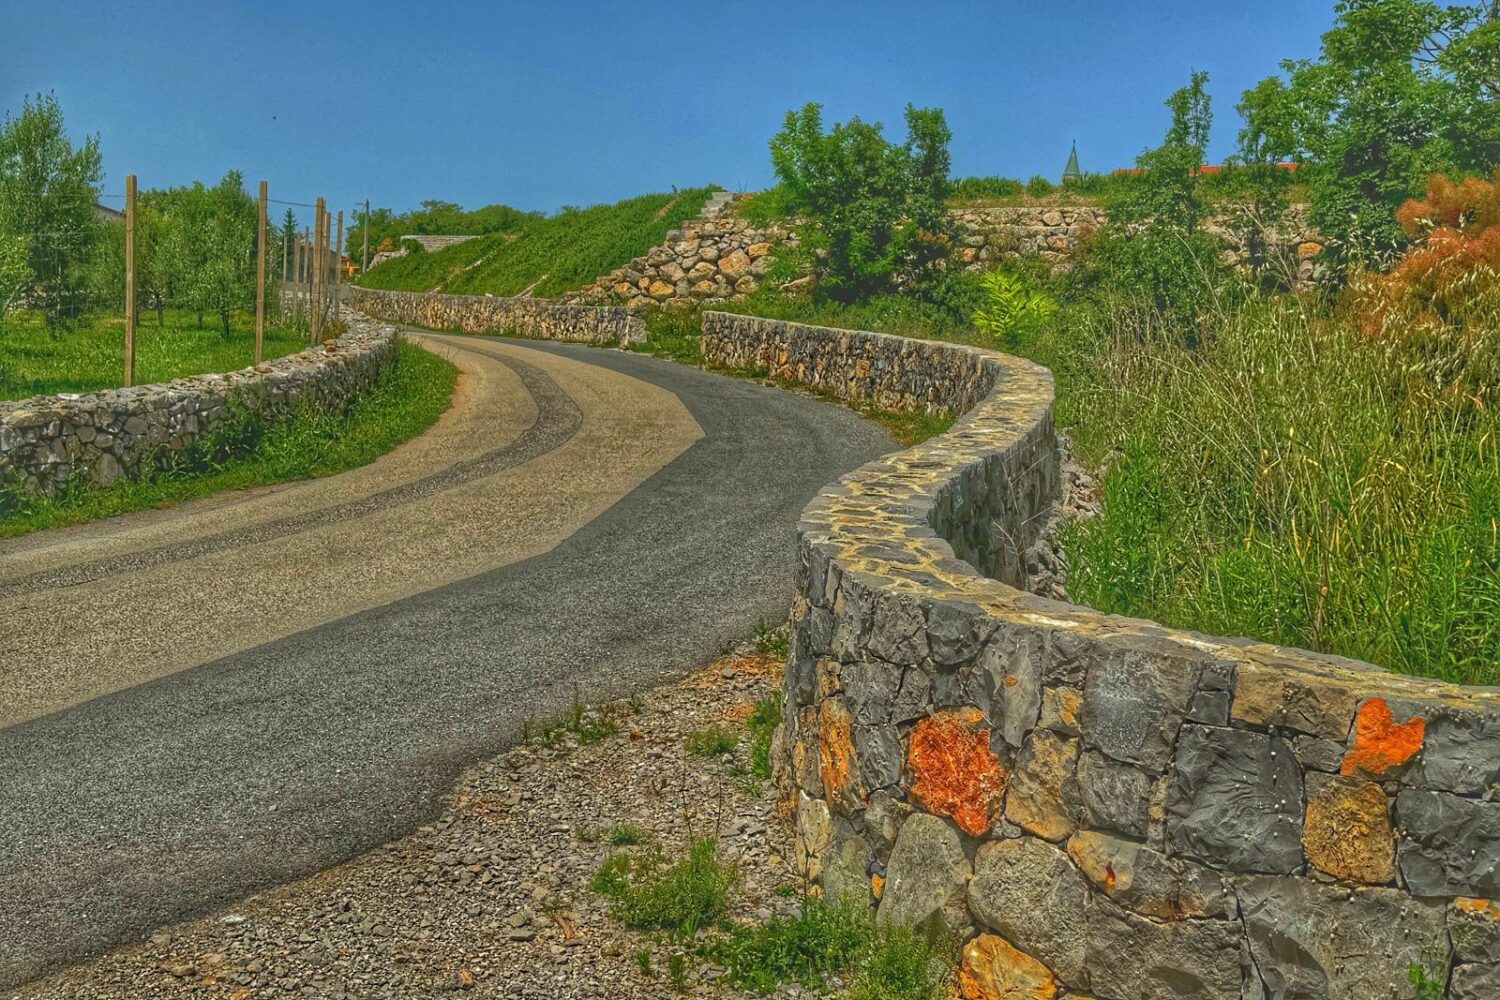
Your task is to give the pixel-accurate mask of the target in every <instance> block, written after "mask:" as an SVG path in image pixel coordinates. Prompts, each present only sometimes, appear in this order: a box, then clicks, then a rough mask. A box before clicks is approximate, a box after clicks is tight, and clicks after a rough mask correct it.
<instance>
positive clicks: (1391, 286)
mask: <svg viewBox="0 0 1500 1000" xmlns="http://www.w3.org/2000/svg"><path fill="white" fill-rule="evenodd" d="M1397 217H1398V219H1399V220H1400V223H1401V228H1402V230H1403V231H1404V232H1405V233H1406V234H1407V236H1408V237H1410V238H1411V240H1412V242H1413V245H1412V246H1411V248H1410V249H1408V250H1407V251H1406V253H1405V255H1404V256H1403V257H1402V258H1401V260H1400V261H1399V262H1398V263H1397V264H1396V266H1395V267H1394V268H1392V269H1391V271H1390V273H1388V274H1370V273H1360V274H1356V275H1354V276H1353V277H1352V278H1351V279H1350V282H1349V289H1348V299H1349V301H1348V305H1349V307H1350V308H1349V311H1350V314H1351V315H1352V317H1353V318H1354V320H1355V322H1357V323H1358V324H1359V326H1360V328H1361V329H1362V330H1364V331H1365V333H1367V334H1392V335H1396V336H1410V335H1412V334H1414V333H1415V334H1429V335H1430V334H1441V333H1442V332H1443V331H1445V330H1463V329H1466V328H1468V329H1472V331H1473V332H1474V333H1476V334H1479V335H1481V336H1486V337H1488V336H1492V335H1493V334H1494V332H1495V331H1496V330H1497V329H1500V170H1496V171H1495V175H1494V177H1493V178H1492V179H1490V180H1481V179H1479V178H1477V177H1471V178H1467V179H1465V180H1461V181H1451V180H1449V179H1448V178H1447V177H1444V176H1443V175H1441V174H1434V175H1433V176H1432V177H1431V178H1429V179H1428V181H1427V197H1426V198H1425V199H1422V200H1412V201H1408V202H1407V203H1406V204H1404V205H1402V206H1401V210H1400V212H1399V213H1398V214H1397Z"/></svg>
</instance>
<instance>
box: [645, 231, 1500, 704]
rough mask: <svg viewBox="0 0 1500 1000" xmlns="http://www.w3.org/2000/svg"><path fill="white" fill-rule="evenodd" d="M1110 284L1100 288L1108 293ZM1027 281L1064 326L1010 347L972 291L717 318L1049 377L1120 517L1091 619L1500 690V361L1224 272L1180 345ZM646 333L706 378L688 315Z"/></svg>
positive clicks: (1083, 284) (1095, 539) (1173, 326)
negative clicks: (1381, 330) (977, 312)
mask: <svg viewBox="0 0 1500 1000" xmlns="http://www.w3.org/2000/svg"><path fill="white" fill-rule="evenodd" d="M1108 266H1109V262H1108V261H1101V262H1098V263H1096V264H1094V265H1093V270H1094V272H1095V275H1096V278H1095V280H1097V272H1098V271H1099V270H1100V268H1105V267H1108ZM1015 270H1016V272H1017V273H1018V275H1019V276H1020V277H1021V278H1022V280H1023V281H1025V282H1026V283H1028V284H1029V285H1031V286H1032V287H1034V288H1037V289H1039V290H1042V291H1044V292H1045V293H1047V294H1049V295H1050V296H1051V297H1052V298H1053V300H1054V301H1055V302H1056V304H1057V310H1056V312H1054V313H1053V314H1052V315H1051V317H1050V319H1049V320H1048V321H1046V322H1045V323H1043V324H1041V325H1040V326H1038V327H1034V328H1032V329H1030V330H1029V331H1028V332H1027V333H1026V334H1025V335H1024V336H1019V337H1013V338H1009V339H1005V340H995V339H993V338H990V337H987V336H986V335H984V334H981V333H980V332H978V331H977V330H975V329H974V327H973V325H972V323H971V322H970V321H969V316H970V314H971V311H972V308H973V307H974V306H975V305H976V304H977V303H978V302H979V301H980V300H979V299H978V298H976V297H975V296H977V294H978V292H977V289H974V290H970V291H967V292H966V291H965V290H964V288H963V284H962V282H959V283H954V284H950V286H949V288H948V289H947V291H946V295H945V296H944V297H942V298H941V300H940V301H933V300H931V299H925V300H924V299H916V298H911V297H905V296H897V295H885V296H878V297H876V298H873V299H870V300H867V301H864V302H858V303H853V304H840V303H834V302H820V301H815V300H808V299H793V300H788V299H781V298H777V297H774V296H770V295H765V294H756V295H752V296H749V297H747V298H746V299H744V300H742V301H740V302H735V303H727V304H715V306H714V308H719V309H725V310H731V311H739V312H746V313H752V314H755V315H764V316H769V317H773V318H779V319H787V320H793V321H796V322H803V323H810V324H816V325H824V326H834V327H845V328H851V329H864V330H875V331H880V332H885V333H892V334H899V335H903V336H912V337H921V338H934V339H943V340H950V341H955V342H958V343H968V344H977V345H980V346H988V347H993V348H997V349H999V350H1002V351H1007V352H1009V353H1013V354H1018V355H1021V356H1025V357H1028V358H1031V359H1033V360H1036V361H1038V362H1040V363H1042V364H1045V365H1047V366H1048V367H1050V368H1051V369H1052V370H1053V372H1054V374H1055V376H1056V378H1057V392H1058V398H1057V414H1058V419H1059V423H1060V425H1061V426H1064V427H1067V428H1069V430H1070V435H1071V437H1072V440H1073V442H1074V446H1075V450H1076V452H1077V454H1078V456H1079V457H1080V458H1081V459H1082V460H1083V461H1084V462H1085V464H1087V465H1089V466H1091V467H1093V468H1096V469H1099V470H1101V472H1102V480H1101V485H1102V488H1103V492H1104V497H1105V501H1106V502H1105V507H1104V512H1103V513H1102V514H1101V515H1099V516H1098V517H1095V518H1093V519H1092V520H1089V521H1087V522H1082V523H1079V524H1077V525H1075V526H1074V527H1073V528H1072V529H1071V531H1070V532H1069V534H1068V536H1067V538H1066V543H1067V547H1068V550H1069V552H1070V555H1071V556H1072V572H1071V576H1070V581H1069V582H1070V590H1071V593H1072V595H1073V596H1074V598H1075V599H1076V600H1079V601H1081V602H1083V603H1087V604H1090V605H1092V606H1094V607H1096V608H1099V609H1100V610H1103V611H1106V612H1110V613H1116V614H1125V615H1132V616H1138V617H1143V618H1151V619H1154V620H1157V621H1160V622H1163V623H1166V624H1169V625H1174V626H1179V627H1184V628H1193V629H1198V630H1202V631H1205V632H1210V633H1214V634H1221V635H1246V636H1250V637H1253V638H1258V639H1264V640H1267V641H1271V642H1276V643H1280V644H1284V645H1290V646H1301V647H1305V648H1309V649H1314V650H1319V651H1324V652H1332V653H1338V654H1341V655H1346V656H1351V657H1356V658H1360V659H1364V660H1368V661H1370V662H1373V663H1377V664H1380V665H1382V666H1385V667H1388V668H1390V669H1393V670H1397V671H1401V672H1403V673H1411V674H1421V675H1428V676H1434V677H1440V678H1444V679H1448V680H1453V681H1457V682H1462V683H1477V684H1494V683H1496V682H1497V681H1500V451H1497V448H1496V445H1495V442H1496V441H1497V440H1500V413H1497V410H1496V407H1495V400H1494V398H1493V396H1494V393H1495V391H1496V390H1495V386H1496V385H1497V384H1500V379H1497V378H1496V377H1495V376H1496V373H1497V372H1500V348H1497V347H1496V345H1495V344H1494V343H1493V341H1492V339H1486V338H1475V337H1463V336H1457V335H1453V336H1438V337H1414V338H1404V339H1403V338H1395V339H1392V338H1388V337H1371V336H1368V335H1365V334H1362V333H1360V332H1358V331H1357V330H1356V329H1354V326H1353V325H1352V323H1351V321H1350V319H1349V316H1348V314H1347V313H1346V312H1345V311H1344V310H1343V309H1341V308H1340V307H1339V305H1338V303H1337V302H1335V301H1332V300H1329V299H1326V298H1320V297H1318V296H1315V295H1311V294H1305V295H1302V296H1294V295H1291V294H1289V293H1280V294H1266V293H1261V292H1259V291H1257V290H1254V289H1249V288H1245V287H1243V286H1241V285H1240V284H1239V283H1238V282H1237V280H1236V279H1235V278H1234V277H1233V276H1232V275H1229V274H1224V273H1218V274H1213V273H1209V272H1205V275H1204V281H1205V282H1206V283H1207V286H1206V287H1204V288H1203V289H1201V292H1202V295H1201V297H1200V298H1201V302H1202V303H1203V306H1202V309H1203V312H1202V313H1201V315H1199V316H1197V317H1196V318H1194V319H1193V320H1192V321H1191V322H1185V321H1184V320H1183V318H1182V317H1180V316H1178V317H1170V316H1163V315H1161V314H1158V313H1154V312H1153V311H1152V310H1151V309H1146V310H1142V309H1140V308H1139V307H1138V305H1133V304H1128V303H1125V302H1123V301H1121V300H1118V299H1115V298H1112V297H1111V295H1110V294H1104V293H1101V292H1100V291H1099V289H1098V288H1094V287H1088V285H1089V282H1088V281H1086V280H1080V279H1077V278H1074V279H1069V278H1066V277H1062V278H1047V277H1045V271H1044V270H1043V269H1031V268H1026V267H1024V266H1020V267H1017V268H1015ZM1193 280H1196V279H1193ZM1191 294H1197V293H1196V292H1193V293H1191ZM649 323H650V329H651V341H650V342H648V344H646V345H644V346H643V348H642V349H644V350H648V351H651V352H652V353H657V354H662V355H665V356H668V357H672V358H675V359H678V360H684V361H689V362H692V361H694V360H696V359H697V358H698V357H699V354H698V344H697V336H696V328H697V317H696V316H695V315H694V314H678V315H671V314H662V315H660V316H656V317H653V318H651V319H650V320H649ZM940 429H941V426H939V427H936V428H931V429H925V430H927V431H928V432H930V431H932V430H940ZM922 433H923V431H920V430H919V431H918V432H917V433H908V434H901V433H899V432H898V437H901V438H903V439H904V440H914V439H920V437H921V436H922Z"/></svg>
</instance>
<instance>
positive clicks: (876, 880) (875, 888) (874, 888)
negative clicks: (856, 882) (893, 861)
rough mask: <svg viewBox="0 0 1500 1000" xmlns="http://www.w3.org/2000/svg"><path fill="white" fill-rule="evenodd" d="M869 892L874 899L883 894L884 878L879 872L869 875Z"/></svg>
mask: <svg viewBox="0 0 1500 1000" xmlns="http://www.w3.org/2000/svg"><path fill="white" fill-rule="evenodd" d="M870 894H871V895H873V896H874V897H875V898H876V899H879V898H881V897H882V896H884V895H885V878H884V876H882V875H881V874H880V873H879V872H876V873H875V874H873V875H871V876H870Z"/></svg>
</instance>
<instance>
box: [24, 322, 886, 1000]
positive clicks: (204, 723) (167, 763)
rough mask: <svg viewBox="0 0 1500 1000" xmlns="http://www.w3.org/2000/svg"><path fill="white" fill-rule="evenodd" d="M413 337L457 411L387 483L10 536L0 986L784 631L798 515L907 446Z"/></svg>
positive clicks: (405, 813) (678, 384)
mask: <svg viewBox="0 0 1500 1000" xmlns="http://www.w3.org/2000/svg"><path fill="white" fill-rule="evenodd" d="M418 339H420V341H421V342H422V343H423V345H424V346H426V347H428V348H429V349H431V350H435V351H438V352H440V353H443V354H445V355H447V356H449V357H451V358H452V359H453V361H454V363H455V364H456V365H458V366H459V369H460V372H461V375H460V379H459V388H458V391H457V393H456V395H455V401H454V406H453V408H452V409H451V410H450V411H449V412H448V413H446V414H445V415H444V416H443V418H442V419H441V420H440V421H439V422H438V423H437V424H436V425H435V426H434V427H433V428H432V429H431V430H429V431H428V432H427V433H426V434H424V435H422V436H421V437H419V438H417V439H415V440H413V441H412V442H409V443H408V444H406V445H404V446H402V447H401V448H399V449H397V450H395V451H393V452H392V453H391V454H389V455H387V456H386V457H384V458H382V459H381V460H379V461H377V462H375V463H373V464H371V465H369V466H366V467H364V468H362V469H358V470H355V471H352V472H349V473H345V474H343V475H340V476H334V477H330V478H328V479H323V480H316V481H312V482H306V483H298V484H290V485H285V486H279V487H272V488H267V489H261V490H254V491H249V492H245V493H236V494H230V495H226V496H221V497H215V498H210V499H206V500H203V501H197V502H193V503H188V504H184V505H182V506H180V507H177V508H173V509H170V510H164V511H143V512H139V513H136V514H130V515H126V516H122V517H118V518H113V519H111V520H109V521H104V522H99V523H95V524H90V525H83V526H79V527H77V528H67V529H60V530H56V531H50V532H44V533H40V534H36V535H31V536H26V537H23V538H20V539H15V540H12V541H7V542H0V620H3V622H4V627H3V630H0V988H3V987H5V986H10V985H15V984H18V983H21V982H24V981H26V980H28V979H30V978H33V977H35V976H37V975H39V974H41V973H43V972H45V971H47V970H48V969H50V968H54V967H56V966H59V965H61V964H65V963H68V962H71V961H75V960H77V959H79V958H82V957H84V956H87V955H89V954H92V953H95V952H98V951H101V950H103V949H105V948H108V947H110V946H112V945H115V944H118V943H121V942H124V941H128V940H131V939H133V938H138V937H140V936H142V935H143V934H145V933H147V932H148V931H150V930H151V929H153V928H155V927H157V926H160V925H162V924H164V923H168V922H171V921H174V920H177V919H180V918H182V917H185V916H187V915H190V914H192V913H194V912H198V911H201V910H203V909H206V908H208V907H210V906H212V905H214V904H216V903H220V902H223V901H225V900H228V899H232V898H235V897H238V896H242V895H244V894H246V893H249V892H252V891H255V890H256V889H258V888H260V887H263V886H266V885H269V884H273V883H277V882H281V881H285V880H288V879H292V878H296V877H298V876H301V875H305V874H308V873H310V872H313V871H317V870H320V869H322V868H326V867H328V866H330V865H332V864H335V863H337V862H339V861H342V860H344V859H346V858H348V857H350V856H352V855H354V854H357V853H359V852H361V851H363V850H366V849H368V848H370V847H372V846H374V845H376V844H379V843H382V842H384V841H386V840H389V839H391V838H393V837H396V836H398V835H400V834H402V833H404V832H406V831H408V830H410V829H412V828H413V827H415V826H417V825H420V823H421V822H423V820H424V819H425V818H426V817H428V816H430V815H431V814H432V813H433V812H435V811H436V809H437V806H438V803H439V801H440V800H441V797H442V796H443V795H444V793H445V792H446V790H447V788H448V787H449V785H450V783H451V781H452V779H453V778H454V777H455V775H456V774H457V773H458V771H459V770H461V769H462V768H463V767H464V766H466V765H468V764H470V763H472V762H474V761H476V760H479V759H482V758H484V757H486V756H489V755H492V754H494V753H496V752H498V751H499V750H500V749H502V748H503V747H504V746H506V745H507V744H509V743H511V742H513V741H514V740H515V739H516V738H517V737H518V735H519V733H520V730H521V728H522V726H523V724H524V723H525V722H526V720H528V719H532V718H536V717H538V716H542V715H546V714H549V713H555V712H557V711H560V710H562V709H564V708H566V707H567V705H568V704H569V703H570V702H571V701H572V700H573V699H574V697H575V696H577V697H581V698H582V699H583V700H585V701H595V700H600V699H605V698H611V697H618V696H622V695H624V694H627V693H629V692H630V691H632V690H638V689H640V688H643V687H646V686H648V685H650V684H652V683H654V682H657V681H659V680H661V679H663V678H665V677H668V676H675V675H680V674H682V673H685V672H686V671H687V670H689V669H691V668H692V667H694V666H697V665H699V664H701V663H702V662H704V661H706V660H707V659H709V658H710V657H712V656H713V655H714V654H716V653H717V652H719V651H720V650H721V649H723V648H724V647H725V646H726V645H727V644H728V643H730V642H732V641H735V640H737V639H741V638H743V637H745V636H746V635H747V634H748V633H749V632H750V630H751V628H752V627H753V626H754V625H755V624H756V623H757V622H758V621H761V620H765V621H775V620H779V619H780V618H781V617H782V616H784V615H785V613H786V609H787V607H788V604H789V602H790V600H791V597H792V576H793V570H794V561H795V551H794V542H793V537H794V527H795V524H796V519H797V516H798V514H799V512H800V511H801V509H802V508H803V506H805V504H806V503H807V501H808V500H810V499H811V498H812V497H813V495H814V494H815V493H816V492H817V491H818V489H819V488H820V487H822V486H823V485H824V484H826V483H828V482H829V481H830V480H832V479H833V478H835V477H836V476H838V475H840V474H841V473H843V472H846V471H848V470H850V469H853V468H854V467H856V466H858V465H860V464H861V463H863V462H865V461H868V460H869V459H871V458H873V457H875V456H877V455H879V454H881V453H882V452H884V451H887V450H889V449H890V448H891V447H892V444H891V441H890V439H889V438H887V437H886V435H885V434H884V433H883V432H882V431H880V430H879V428H877V427H876V426H874V425H873V424H870V423H868V422H865V421H862V420H860V419H859V418H858V417H856V416H855V415H854V414H852V413H850V412H849V411H847V410H844V409H842V408H840V407H837V406H833V405H830V404H826V403H821V402H817V401H815V400H811V399H808V398H806V397H803V396H797V395H793V394H790V393H785V392H781V391H779V390H776V389H770V388H766V387H763V386H759V385H755V384H752V383H747V382H741V381H735V380H731V379H727V378H723V377H720V376H715V375H710V374H707V373H704V372H702V371H698V370H696V369H691V368H686V367H682V366H678V365H673V364H671V363H668V362H664V361H659V360H657V359H654V358H647V357H641V356H637V355H631V354H625V353H622V352H617V351H602V350H597V349H592V348H585V347H577V346H571V345H558V344H540V343H535V342H523V341H508V340H499V339H492V338H465V337H447V336H437V335H421V336H420V337H419V338H418Z"/></svg>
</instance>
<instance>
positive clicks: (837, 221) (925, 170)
mask: <svg viewBox="0 0 1500 1000" xmlns="http://www.w3.org/2000/svg"><path fill="white" fill-rule="evenodd" d="M906 128H907V138H906V142H905V143H903V144H901V145H899V146H898V145H895V144H893V143H891V142H889V141H887V140H886V138H885V136H884V135H883V134H882V132H883V130H882V126H881V125H880V124H879V123H866V122H862V121H860V120H859V119H858V118H853V119H850V120H849V121H848V122H845V123H835V124H834V126H833V128H832V130H831V131H829V132H826V133H825V132H824V131H823V116H822V109H821V108H820V106H819V105H817V104H808V105H806V106H805V107H803V108H802V110H801V111H789V112H787V116H786V123H785V125H784V126H783V127H782V130H781V131H780V132H778V133H776V135H774V136H772V138H771V163H772V166H773V167H774V168H775V170H776V176H777V178H778V179H779V180H780V182H781V185H782V186H783V187H784V189H785V190H786V193H787V198H788V200H789V202H790V204H791V206H792V207H794V208H795V209H796V210H797V211H798V212H799V213H801V214H805V215H806V217H807V219H808V222H807V225H806V226H805V227H804V231H803V243H804V244H805V246H806V248H807V250H808V251H810V252H811V253H812V254H813V256H812V258H811V259H812V261H813V266H814V270H815V273H816V274H817V276H818V278H819V287H820V289H821V290H822V291H823V292H824V293H826V294H827V295H829V296H830V297H832V298H834V299H837V300H840V301H846V302H847V301H854V300H857V299H862V298H867V297H869V296H871V295H875V294H879V293H881V292H889V291H892V290H894V289H896V288H898V287H901V288H915V287H919V286H921V285H922V284H923V283H924V282H926V281H928V280H929V279H930V278H931V277H932V276H933V275H934V274H935V273H936V271H937V270H938V269H939V268H940V266H941V263H942V262H943V261H944V260H945V259H946V258H947V256H948V251H949V248H950V246H951V244H952V234H951V232H950V229H951V225H952V224H951V222H950V221H949V219H948V215H947V208H946V205H945V200H946V198H947V195H948V166H949V156H948V141H949V139H951V138H952V133H951V132H949V130H948V124H947V122H946V121H945V120H944V118H943V113H942V111H941V110H939V109H937V108H927V109H918V108H915V107H912V106H911V105H907V107H906Z"/></svg>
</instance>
